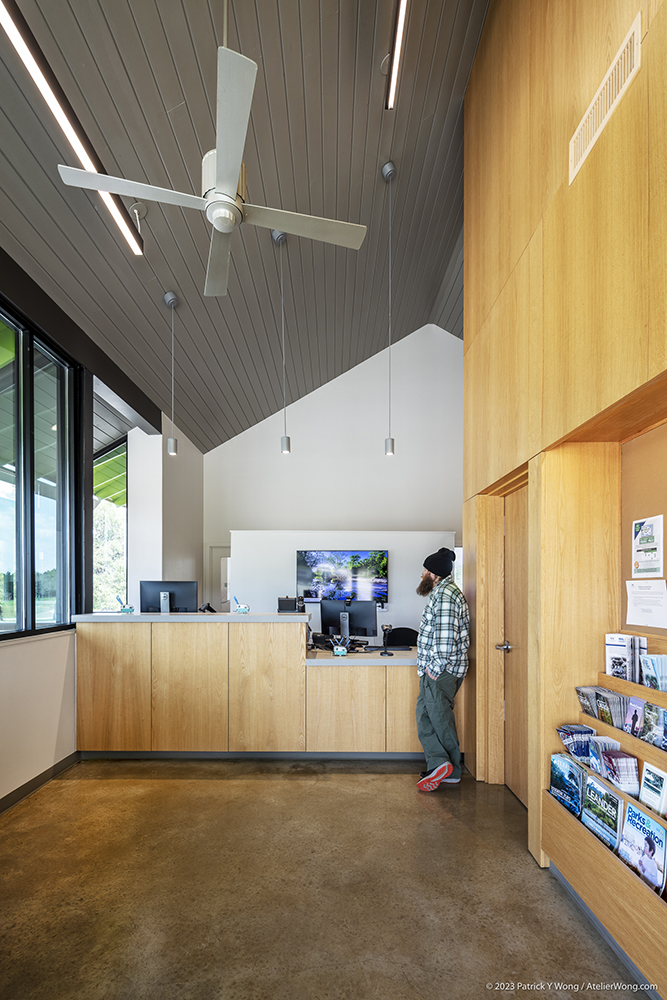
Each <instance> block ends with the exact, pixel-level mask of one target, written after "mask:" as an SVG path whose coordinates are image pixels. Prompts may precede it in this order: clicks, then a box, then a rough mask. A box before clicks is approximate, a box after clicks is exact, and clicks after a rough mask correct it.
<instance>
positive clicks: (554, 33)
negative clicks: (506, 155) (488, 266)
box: [530, 0, 650, 218]
mask: <svg viewBox="0 0 667 1000" xmlns="http://www.w3.org/2000/svg"><path fill="white" fill-rule="evenodd" d="M649 6H650V3H649V0H644V2H643V3H638V2H637V0H605V2H604V3H581V0H558V3H544V2H542V0H538V2H533V3H531V7H530V55H531V63H530V100H531V106H530V161H531V162H530V167H531V170H530V197H531V204H532V216H533V218H541V217H542V216H543V215H544V213H545V212H546V210H547V208H548V207H549V205H550V204H551V202H552V201H553V199H554V197H555V196H556V193H557V192H558V190H559V188H560V187H561V186H565V187H567V185H568V169H569V167H568V143H569V141H570V139H571V138H572V135H573V134H574V130H575V129H576V128H577V126H578V125H579V122H580V121H581V119H582V118H583V116H584V114H585V112H586V109H587V108H588V106H589V104H590V102H591V101H592V99H593V97H594V95H595V94H596V92H597V89H598V87H599V86H600V84H601V83H602V80H603V78H604V75H605V73H606V72H607V70H608V68H609V66H610V65H611V61H612V59H613V58H614V56H615V55H616V53H617V52H618V50H619V48H620V46H621V44H622V42H623V39H624V38H625V36H626V35H627V33H628V31H629V30H630V27H631V26H632V23H633V21H634V19H635V17H636V16H637V12H638V10H640V9H642V26H643V31H646V29H647V26H648V20H649V14H648V8H649ZM642 58H643V56H642Z"/></svg>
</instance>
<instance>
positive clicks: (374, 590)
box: [296, 549, 387, 604]
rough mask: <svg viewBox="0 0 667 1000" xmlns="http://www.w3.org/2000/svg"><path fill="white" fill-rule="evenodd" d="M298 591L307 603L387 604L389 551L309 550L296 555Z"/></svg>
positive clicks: (298, 594) (299, 595)
mask: <svg viewBox="0 0 667 1000" xmlns="http://www.w3.org/2000/svg"><path fill="white" fill-rule="evenodd" d="M296 592H297V596H298V597H303V599H304V601H311V602H312V601H321V600H322V599H323V598H325V599H326V600H333V601H344V600H347V599H348V598H349V599H350V600H352V601H375V602H376V603H377V604H386V603H387V551H386V550H385V551H382V550H377V549H372V550H351V549H339V550H335V551H323V550H321V549H316V550H310V549H309V550H305V551H301V552H297V554H296Z"/></svg>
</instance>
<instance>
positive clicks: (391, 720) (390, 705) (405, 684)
mask: <svg viewBox="0 0 667 1000" xmlns="http://www.w3.org/2000/svg"><path fill="white" fill-rule="evenodd" d="M418 694H419V677H418V676H417V668H416V667H395V666H393V664H392V663H387V751H388V752H389V753H420V752H421V749H422V745H421V743H420V742H419V737H418V736H417V719H416V717H415V708H416V705H417V695H418ZM460 694H461V692H459V695H460ZM458 700H459V699H458V697H457V700H456V708H457V709H458V707H459V706H458ZM457 730H458V732H459V745H460V744H461V731H460V726H459V723H458V719H457ZM461 749H462V750H463V747H462V746H461ZM464 752H465V751H464ZM466 763H467V760H466Z"/></svg>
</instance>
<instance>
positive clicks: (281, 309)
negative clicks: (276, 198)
mask: <svg viewBox="0 0 667 1000" xmlns="http://www.w3.org/2000/svg"><path fill="white" fill-rule="evenodd" d="M280 315H281V323H282V351H283V423H284V428H285V437H287V397H286V395H285V298H284V294H283V245H282V243H281V244H280Z"/></svg>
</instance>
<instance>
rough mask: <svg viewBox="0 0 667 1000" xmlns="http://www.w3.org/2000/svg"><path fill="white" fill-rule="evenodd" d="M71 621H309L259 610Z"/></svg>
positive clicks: (94, 617) (93, 617)
mask: <svg viewBox="0 0 667 1000" xmlns="http://www.w3.org/2000/svg"><path fill="white" fill-rule="evenodd" d="M72 621H73V622H75V623H78V622H181V623H183V622H269V623H271V622H309V621H310V615H309V614H305V615H297V614H282V615H279V614H277V613H276V612H274V613H273V614H262V613H259V612H249V613H248V614H239V613H238V612H232V613H231V614H225V615H220V614H215V615H212V614H211V613H210V612H208V613H207V612H204V611H201V612H199V611H197V612H194V613H193V614H189V613H185V614H169V615H161V614H149V615H141V614H133V615H129V614H125V613H124V612H122V611H112V612H98V613H97V614H92V615H72Z"/></svg>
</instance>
